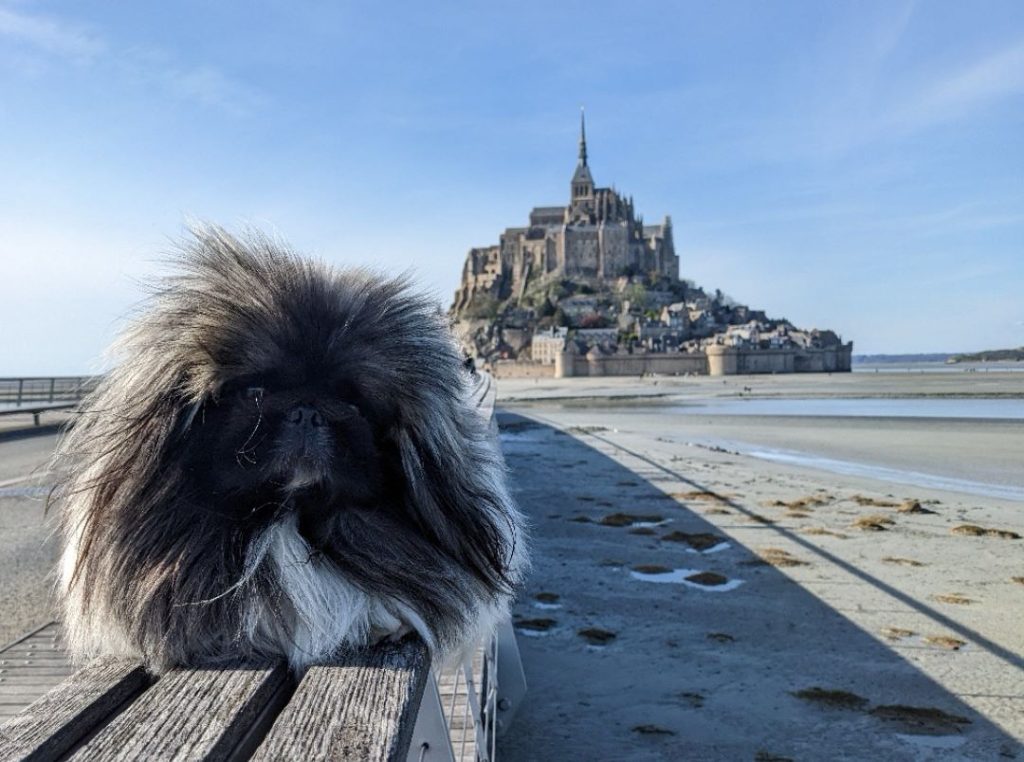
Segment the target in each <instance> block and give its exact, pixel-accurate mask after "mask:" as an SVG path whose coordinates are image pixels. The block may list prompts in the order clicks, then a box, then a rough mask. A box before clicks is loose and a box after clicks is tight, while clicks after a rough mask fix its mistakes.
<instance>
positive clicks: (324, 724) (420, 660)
mask: <svg viewBox="0 0 1024 762" xmlns="http://www.w3.org/2000/svg"><path fill="white" fill-rule="evenodd" d="M429 670H430V656H429V654H428V653H427V648H426V646H425V645H424V644H423V641H421V640H420V639H419V638H412V637H410V638H406V639H404V640H402V641H401V642H400V643H397V644H382V645H379V646H377V647H375V648H372V649H369V650H366V651H360V652H358V653H354V654H351V655H349V656H344V657H342V658H341V659H340V660H339V662H338V663H337V664H332V665H329V666H315V667H310V669H309V670H307V672H306V674H305V675H304V676H303V677H302V680H301V681H300V682H299V686H298V688H297V689H296V691H295V694H294V695H293V696H292V698H291V701H290V702H289V703H288V706H287V707H285V709H284V711H283V712H282V713H281V714H280V716H279V717H278V718H277V721H276V722H275V723H274V726H273V727H272V728H271V730H270V733H269V734H268V735H267V738H266V739H265V740H264V742H263V744H262V745H261V746H260V747H259V749H258V750H257V752H256V755H255V757H254V759H255V760H263V761H264V762H270V761H271V760H273V761H275V762H276V760H282V759H301V760H368V761H371V762H383V761H384V760H393V761H395V762H397V761H398V760H404V759H405V755H406V753H407V751H408V747H409V741H410V739H411V737H412V731H413V725H414V723H415V720H416V711H417V708H418V707H419V703H420V699H421V697H422V695H423V687H424V685H425V684H426V680H427V673H428V671H429Z"/></svg>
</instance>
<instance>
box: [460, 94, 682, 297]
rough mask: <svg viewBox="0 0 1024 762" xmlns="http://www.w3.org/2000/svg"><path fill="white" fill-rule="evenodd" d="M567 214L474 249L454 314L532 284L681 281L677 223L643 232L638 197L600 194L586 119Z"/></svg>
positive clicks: (537, 217) (563, 209) (547, 216)
mask: <svg viewBox="0 0 1024 762" xmlns="http://www.w3.org/2000/svg"><path fill="white" fill-rule="evenodd" d="M569 188H570V190H569V203H568V205H567V206H538V207H535V208H534V209H533V211H531V212H530V224H529V225H528V226H526V227H513V228H506V229H505V232H504V233H502V234H501V237H500V241H499V243H498V244H497V245H495V246H484V247H482V248H474V249H470V251H469V255H468V256H467V257H466V264H465V267H464V269H463V273H462V283H461V285H460V287H459V289H458V291H457V292H456V294H455V303H454V304H453V306H452V309H453V310H454V311H456V312H460V311H461V310H463V309H465V308H466V307H467V306H469V304H470V303H471V302H472V301H473V300H474V299H476V298H478V297H481V296H489V297H492V298H494V299H497V300H499V301H504V300H506V299H508V298H509V297H512V296H518V295H519V294H521V293H522V291H523V289H525V288H526V285H527V284H528V283H529V282H530V281H531V279H540V278H543V277H563V278H568V279H571V280H575V281H587V280H601V281H606V280H607V281H610V280H612V279H615V278H618V277H621V276H630V275H641V274H643V275H650V276H655V277H667V278H670V279H671V280H672V281H677V280H678V279H679V257H678V256H677V255H676V251H675V245H674V244H673V242H672V219H671V218H670V217H668V216H666V217H665V219H664V221H663V222H662V223H661V224H660V225H645V224H644V221H643V217H642V216H639V215H637V214H636V211H635V209H634V207H633V199H632V197H626V196H623V195H622V194H620V193H619V192H618V191H616V190H615V189H614V188H597V187H595V186H594V178H593V176H592V175H591V174H590V167H589V166H588V164H587V135H586V125H585V123H584V121H583V115H582V114H581V115H580V149H579V160H578V162H577V164H576V171H575V172H574V173H573V176H572V181H571V182H570V186H569Z"/></svg>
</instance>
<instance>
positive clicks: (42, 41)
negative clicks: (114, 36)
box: [0, 6, 107, 63]
mask: <svg viewBox="0 0 1024 762" xmlns="http://www.w3.org/2000/svg"><path fill="white" fill-rule="evenodd" d="M0 37H4V38H7V39H9V40H12V41H14V42H15V43H18V44H21V45H24V46H27V47H29V48H32V49H34V50H36V51H38V52H41V53H46V54H49V55H52V56H58V57H60V58H65V59H68V60H71V61H74V62H76V63H89V62H91V61H93V60H94V59H96V58H97V57H98V56H100V55H102V54H103V53H104V52H105V51H106V49H107V46H106V43H105V42H104V41H103V39H102V37H101V36H100V35H98V34H97V33H96V32H95V31H94V30H92V29H91V28H89V27H87V26H85V25H82V24H76V23H71V22H67V21H63V20H61V19H57V18H54V17H51V16H41V15H37V14H28V13H24V12H20V11H16V10H14V9H12V8H10V7H4V6H0Z"/></svg>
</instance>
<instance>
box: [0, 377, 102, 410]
mask: <svg viewBox="0 0 1024 762" xmlns="http://www.w3.org/2000/svg"><path fill="white" fill-rule="evenodd" d="M99 380H100V377H99V376H50V377H38V378H0V405H13V406H15V407H24V406H26V405H40V404H43V405H54V404H60V403H65V402H80V401H81V400H82V398H83V397H84V396H85V395H86V394H88V393H89V392H91V391H92V390H93V389H95V388H96V385H97V384H98V383H99Z"/></svg>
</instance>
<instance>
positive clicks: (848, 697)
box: [793, 685, 868, 710]
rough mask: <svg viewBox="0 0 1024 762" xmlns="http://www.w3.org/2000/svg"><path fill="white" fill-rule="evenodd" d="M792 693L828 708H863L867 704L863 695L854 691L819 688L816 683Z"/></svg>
mask: <svg viewBox="0 0 1024 762" xmlns="http://www.w3.org/2000/svg"><path fill="white" fill-rule="evenodd" d="M793 695H794V696H796V697H797V698H798V699H802V700H803V701H810V702H811V703H814V704H818V705H819V706H826V707H829V708H830V709H851V710H853V709H863V708H864V707H866V706H867V705H868V700H867V699H866V698H864V697H863V696H858V695H857V694H856V693H851V692H850V691H842V690H836V689H834V688H821V687H819V686H817V685H815V686H813V687H811V688H804V689H802V690H799V691H793Z"/></svg>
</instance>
